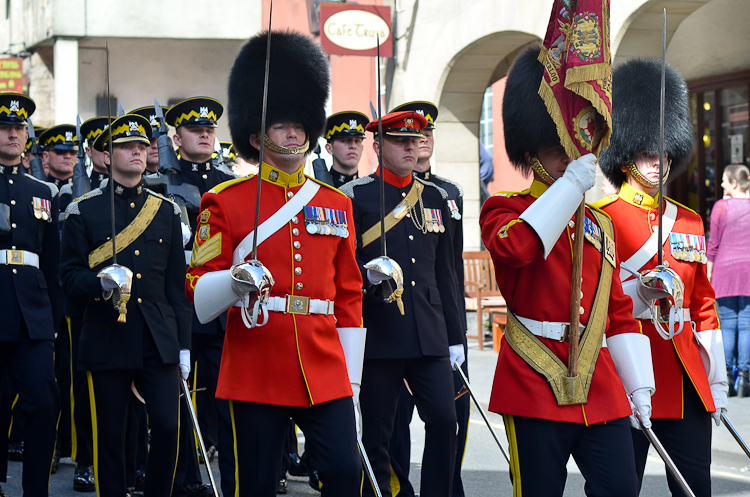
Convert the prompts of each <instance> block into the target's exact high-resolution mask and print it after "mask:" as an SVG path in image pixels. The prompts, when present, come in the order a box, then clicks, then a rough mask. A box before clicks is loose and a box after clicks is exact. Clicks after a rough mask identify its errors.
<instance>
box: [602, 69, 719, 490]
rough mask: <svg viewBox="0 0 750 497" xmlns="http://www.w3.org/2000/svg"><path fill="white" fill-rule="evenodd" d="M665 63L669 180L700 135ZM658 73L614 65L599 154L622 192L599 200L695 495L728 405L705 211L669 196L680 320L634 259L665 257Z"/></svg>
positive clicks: (640, 451) (673, 441)
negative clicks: (658, 303)
mask: <svg viewBox="0 0 750 497" xmlns="http://www.w3.org/2000/svg"><path fill="white" fill-rule="evenodd" d="M666 69H667V70H666V89H665V116H664V123H665V129H664V137H665V138H664V151H665V154H666V157H665V158H664V179H665V181H666V179H667V178H674V177H675V176H677V175H678V174H680V173H682V172H683V171H685V168H686V167H687V164H688V163H689V162H690V158H691V156H692V145H693V134H692V128H691V124H690V111H689V108H688V90H687V85H686V83H685V80H684V79H683V78H682V76H681V75H680V74H679V73H678V72H677V71H676V70H675V69H673V68H672V67H670V66H667V68H666ZM660 81H661V61H659V60H656V59H638V60H633V61H629V62H627V63H625V64H623V65H621V66H619V67H618V68H617V69H616V70H615V71H614V74H613V86H612V102H613V113H612V119H613V130H614V133H613V135H612V140H611V144H610V147H609V149H607V151H606V152H605V153H604V154H603V155H602V157H601V162H600V164H601V168H602V171H603V172H604V175H605V176H606V177H607V178H608V179H609V181H610V182H611V183H612V184H613V185H620V192H619V195H610V196H608V197H605V198H604V199H602V200H600V201H599V202H597V203H596V204H594V205H595V206H597V207H600V208H601V209H602V210H603V211H604V212H606V213H607V214H609V215H610V216H611V217H612V221H613V222H614V225H615V233H616V238H617V253H618V256H619V258H620V260H621V261H622V265H621V267H620V268H619V273H620V278H621V280H622V281H623V286H624V287H625V291H626V293H628V294H629V295H631V298H632V299H633V315H634V317H636V318H637V319H638V320H639V321H640V323H641V326H642V328H643V333H644V334H645V335H647V336H648V337H649V338H650V339H651V351H652V354H653V358H654V376H655V378H656V393H655V394H654V396H653V398H652V401H653V412H652V416H651V417H652V419H653V424H654V432H655V433H656V435H657V436H658V437H659V438H660V440H661V441H662V443H663V445H664V447H665V448H666V450H667V452H668V453H669V455H670V456H671V457H672V460H673V461H674V462H675V464H676V465H677V468H678V469H679V470H680V472H681V473H682V475H683V476H684V477H685V479H686V481H687V483H688V484H689V485H690V487H691V488H692V490H693V492H695V495H698V496H700V495H710V494H711V475H710V472H709V466H710V464H711V417H712V416H713V417H714V419H715V420H716V423H717V424H719V419H720V417H721V411H722V410H724V411H726V408H727V397H726V392H727V376H726V366H725V361H724V347H723V344H722V341H721V330H719V329H718V328H719V320H718V318H717V316H716V311H715V309H714V303H715V299H714V290H713V288H712V287H711V283H710V282H709V281H708V278H707V276H706V261H707V259H706V243H705V237H704V233H703V221H702V220H701V217H700V216H699V215H698V214H696V213H695V212H693V211H692V210H690V209H688V208H687V207H684V206H682V205H680V204H678V203H677V202H675V201H673V200H671V199H668V198H665V199H664V202H663V208H664V219H663V223H664V224H663V226H662V230H663V233H664V235H663V241H662V244H663V250H664V266H666V267H667V268H669V269H671V270H673V271H674V272H676V274H677V275H679V278H680V279H681V280H682V284H683V285H684V293H683V295H682V308H681V309H680V308H679V307H673V308H672V310H671V315H672V321H673V322H672V323H669V322H667V323H661V322H658V321H656V320H655V319H654V317H653V312H652V306H650V305H649V304H650V302H651V299H652V298H653V296H652V295H647V294H644V290H645V287H644V286H643V285H641V284H640V283H639V282H638V281H639V279H637V278H636V277H635V276H634V275H633V274H632V272H631V271H628V269H627V268H630V269H631V270H633V271H636V272H640V273H643V272H645V271H648V270H652V269H654V268H655V267H656V265H657V246H658V223H659V219H658V211H659V101H660V93H661V90H660ZM657 308H658V307H657ZM658 313H659V314H662V312H661V311H659V312H658ZM633 442H634V446H635V457H636V467H637V469H638V477H639V480H641V479H642V478H643V471H644V467H645V465H646V455H647V452H648V446H649V442H648V440H647V439H646V438H645V436H644V435H643V434H642V433H638V432H636V431H634V432H633ZM667 479H668V482H669V488H670V489H671V490H672V494H673V495H682V493H681V490H679V487H678V486H677V484H676V482H675V481H674V479H673V478H672V476H671V474H667Z"/></svg>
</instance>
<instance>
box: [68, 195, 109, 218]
mask: <svg viewBox="0 0 750 497" xmlns="http://www.w3.org/2000/svg"><path fill="white" fill-rule="evenodd" d="M101 194H102V189H101V188H94V189H93V190H91V191H90V192H87V193H84V194H83V195H81V196H80V197H78V198H76V199H74V200H73V201H72V202H71V203H69V204H68V207H66V208H65V218H66V219H67V218H68V216H70V215H71V214H75V215H80V214H81V211H80V210H79V209H78V204H80V203H81V202H83V201H84V200H88V199H90V198H94V197H98V196H99V195H101Z"/></svg>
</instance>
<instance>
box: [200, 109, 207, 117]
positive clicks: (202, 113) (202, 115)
mask: <svg viewBox="0 0 750 497" xmlns="http://www.w3.org/2000/svg"><path fill="white" fill-rule="evenodd" d="M201 117H208V107H201Z"/></svg>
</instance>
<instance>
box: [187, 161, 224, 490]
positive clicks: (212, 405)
mask: <svg viewBox="0 0 750 497" xmlns="http://www.w3.org/2000/svg"><path fill="white" fill-rule="evenodd" d="M180 168H181V170H182V172H181V173H180V177H181V179H182V181H183V182H184V183H188V184H191V185H195V186H197V187H198V190H199V191H200V194H201V196H203V195H204V194H205V193H206V192H207V191H209V190H211V189H212V188H213V187H215V186H217V185H219V184H221V183H223V182H225V181H229V180H231V179H235V178H236V176H235V175H231V174H227V173H225V172H224V171H221V170H219V169H218V168H217V167H215V166H214V165H213V163H212V162H211V161H210V160H209V161H207V162H201V163H195V162H190V161H186V160H184V159H180ZM198 217H199V210H188V218H189V219H190V232H191V233H192V234H193V235H195V233H196V229H197V228H198ZM194 239H195V238H194V236H193V237H191V238H190V240H189V241H188V243H187V244H186V245H185V255H186V260H187V261H188V262H189V257H190V254H191V251H192V249H193V242H194ZM226 322H227V315H226V313H224V314H222V315H221V316H219V317H218V318H216V319H214V320H213V321H210V322H208V323H206V324H202V323H201V322H200V321H198V317H197V316H196V315H195V311H193V337H192V345H193V346H192V351H193V356H192V357H191V360H192V361H193V365H194V366H195V367H193V371H192V372H191V378H190V380H191V385H192V388H200V387H205V388H206V392H205V393H198V394H196V395H194V397H193V399H194V400H193V403H194V405H195V407H196V414H197V415H198V419H199V422H200V425H201V431H202V433H203V436H204V442H205V443H206V448H208V447H210V446H211V445H216V446H218V448H219V467H220V471H221V475H222V487H223V488H224V489H226V490H227V491H228V490H229V489H231V485H230V483H231V482H233V481H234V451H233V449H232V446H233V436H232V432H231V426H232V424H231V417H230V413H229V405H228V403H227V402H226V400H223V399H216V398H215V395H216V382H217V381H218V378H219V365H220V364H221V350H222V348H223V347H224V330H225V328H226ZM199 371H202V372H201V373H199ZM204 373H206V374H205V375H204ZM198 374H200V376H201V379H204V378H207V379H208V380H209V381H208V383H207V384H202V385H198V381H197V378H196V375H198ZM213 409H215V413H216V414H215V415H216V416H217V421H219V422H218V424H217V426H216V428H217V433H216V435H217V439H213V437H212V431H211V430H209V429H208V428H207V427H208V426H209V425H211V422H210V421H209V420H210V419H211V416H212V414H213V413H212V412H210V411H211V410H213ZM182 422H189V420H188V418H186V417H184V416H183V420H182ZM188 426H190V425H188ZM187 435H188V436H187V437H185V438H181V439H180V440H181V441H182V440H185V442H186V444H185V445H186V446H187V447H188V450H187V451H186V452H185V457H184V460H185V461H184V462H185V467H184V469H183V467H182V461H180V463H179V466H178V477H179V475H181V474H183V473H184V474H185V477H184V483H185V484H196V483H200V481H201V478H200V468H199V467H198V460H197V458H196V457H195V454H196V451H195V438H194V437H193V436H192V432H191V431H190V430H187ZM180 452H181V455H182V451H180ZM181 459H182V457H181Z"/></svg>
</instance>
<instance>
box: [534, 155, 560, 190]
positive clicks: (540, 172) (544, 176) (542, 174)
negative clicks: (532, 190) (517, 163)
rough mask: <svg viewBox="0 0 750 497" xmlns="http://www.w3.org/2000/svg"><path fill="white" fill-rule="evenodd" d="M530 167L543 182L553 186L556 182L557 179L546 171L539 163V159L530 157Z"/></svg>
mask: <svg viewBox="0 0 750 497" xmlns="http://www.w3.org/2000/svg"><path fill="white" fill-rule="evenodd" d="M529 165H530V166H531V170H532V171H534V172H535V173H536V174H537V176H539V178H540V179H541V180H542V182H544V183H546V184H548V185H551V184H552V183H554V182H555V178H553V177H552V176H550V174H549V173H548V172H547V170H546V169H544V166H543V165H542V163H541V162H539V159H537V158H536V157H534V156H533V155H532V156H529Z"/></svg>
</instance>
